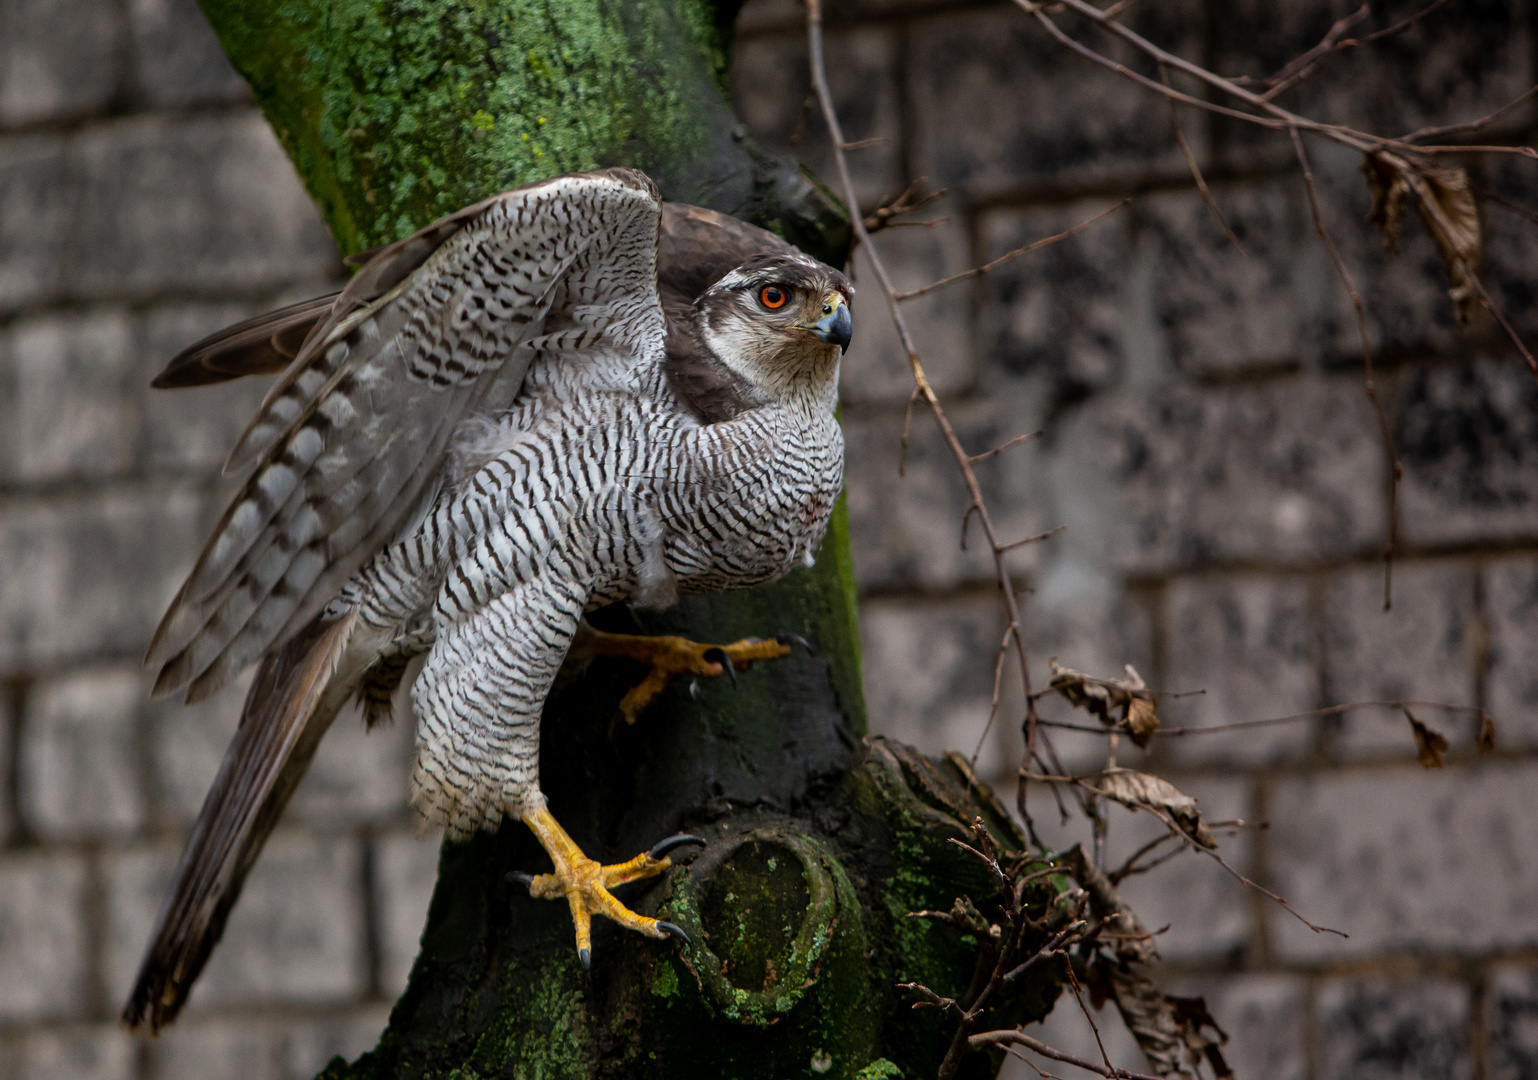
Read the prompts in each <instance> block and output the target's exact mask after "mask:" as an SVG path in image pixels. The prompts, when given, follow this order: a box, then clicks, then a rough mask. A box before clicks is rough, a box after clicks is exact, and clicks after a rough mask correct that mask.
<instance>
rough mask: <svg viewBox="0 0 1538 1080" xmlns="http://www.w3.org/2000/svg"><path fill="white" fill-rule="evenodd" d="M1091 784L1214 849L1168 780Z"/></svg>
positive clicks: (1141, 775)
mask: <svg viewBox="0 0 1538 1080" xmlns="http://www.w3.org/2000/svg"><path fill="white" fill-rule="evenodd" d="M1444 745H1445V744H1444ZM1091 786H1092V787H1093V788H1094V790H1095V791H1096V793H1097V794H1100V795H1103V796H1105V797H1106V798H1107V799H1112V800H1114V801H1116V802H1119V803H1121V804H1122V805H1123V806H1125V807H1127V808H1128V809H1129V810H1138V809H1143V810H1150V811H1152V812H1153V813H1154V815H1155V816H1157V817H1159V818H1161V819H1162V820H1165V821H1168V822H1170V823H1172V824H1173V825H1174V826H1175V827H1176V828H1177V829H1179V830H1180V831H1181V832H1182V833H1184V834H1185V836H1186V837H1187V838H1188V839H1189V840H1190V841H1191V842H1192V843H1194V844H1197V845H1199V846H1201V847H1204V848H1206V849H1207V850H1208V851H1216V850H1217V846H1218V841H1217V838H1216V837H1215V836H1213V835H1212V830H1211V829H1209V828H1208V827H1207V823H1206V822H1205V821H1203V820H1202V814H1201V811H1200V810H1199V809H1197V806H1196V800H1195V799H1193V798H1192V797H1191V796H1189V795H1187V794H1185V793H1184V792H1182V791H1181V790H1180V789H1179V788H1177V787H1175V785H1174V784H1172V783H1170V782H1169V781H1168V780H1165V779H1164V778H1162V777H1158V776H1155V775H1153V773H1146V772H1138V771H1137V770H1136V769H1106V770H1104V771H1103V772H1101V773H1100V775H1099V776H1098V777H1097V778H1096V780H1095V782H1094V783H1093V784H1092V785H1091Z"/></svg>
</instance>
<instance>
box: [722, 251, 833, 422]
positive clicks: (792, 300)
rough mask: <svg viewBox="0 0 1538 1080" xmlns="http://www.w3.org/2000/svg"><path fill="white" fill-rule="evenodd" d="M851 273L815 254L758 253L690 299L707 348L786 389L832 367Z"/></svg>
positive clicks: (770, 386) (758, 381)
mask: <svg viewBox="0 0 1538 1080" xmlns="http://www.w3.org/2000/svg"><path fill="white" fill-rule="evenodd" d="M853 295H854V289H853V287H851V286H850V284H849V279H848V278H846V277H845V276H844V275H843V274H841V273H839V272H838V271H837V270H835V269H833V268H832V267H831V266H825V265H824V264H822V263H820V262H818V261H817V260H816V259H813V258H810V257H808V256H806V255H802V254H800V253H799V252H798V253H795V254H773V255H763V256H759V257H758V258H755V259H752V260H750V261H749V262H747V263H744V264H743V265H742V266H739V267H737V269H735V270H733V271H732V272H731V273H729V274H727V275H726V276H725V277H723V278H722V279H721V280H720V281H717V282H716V283H715V284H714V285H712V286H711V287H710V288H709V289H707V290H706V291H705V293H704V295H703V296H701V297H700V298H699V299H698V300H697V301H695V305H694V309H695V319H696V326H697V328H698V330H699V333H700V336H701V337H702V338H703V339H704V341H705V344H706V345H707V346H708V347H709V348H710V351H711V352H713V353H715V355H716V356H717V357H719V358H720V359H721V360H722V361H723V362H724V363H726V364H727V366H729V367H730V368H731V369H732V370H733V371H735V372H736V373H737V374H738V375H740V376H742V377H743V378H745V379H747V380H748V381H749V382H750V383H753V384H754V385H755V386H757V387H759V388H760V389H763V390H766V391H770V392H775V391H779V392H784V391H785V390H788V389H790V388H792V387H793V386H794V385H795V384H797V383H804V382H807V381H811V382H820V381H822V380H823V379H825V378H827V377H829V376H830V375H832V374H833V372H834V371H836V370H837V364H838V360H839V357H840V356H842V355H843V351H844V350H845V349H847V348H848V347H849V341H850V338H851V336H852V335H853V331H854V324H853V322H852V321H851V319H850V317H849V300H850V297H851V296H853Z"/></svg>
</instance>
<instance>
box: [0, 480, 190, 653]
mask: <svg viewBox="0 0 1538 1080" xmlns="http://www.w3.org/2000/svg"><path fill="white" fill-rule="evenodd" d="M198 511H199V500H198V499H197V498H196V497H195V496H194V495H192V494H190V493H188V492H186V491H179V490H175V489H154V488H131V489H119V490H113V491H110V492H107V493H105V494H101V495H83V496H78V497H69V498H60V499H53V500H43V499H15V498H13V499H11V500H9V501H8V502H6V503H4V504H3V505H0V566H4V567H6V568H7V572H6V573H5V574H3V575H0V672H6V671H14V670H17V669H19V668H23V667H38V666H43V665H50V666H52V665H57V664H61V663H67V662H69V661H70V660H72V659H75V658H82V657H90V656H98V655H103V654H105V655H109V656H120V657H135V658H137V657H138V656H141V655H143V652H144V647H145V645H146V644H147V643H148V642H149V636H150V633H151V632H152V631H153V630H154V627H155V625H156V623H157V621H158V620H159V619H160V615H161V612H162V611H164V610H165V607H166V605H167V604H168V603H169V602H170V600H171V597H172V596H173V595H175V593H176V589H177V586H178V585H180V583H181V579H182V576H183V575H184V574H185V573H186V572H187V569H188V567H190V566H191V565H192V560H193V556H194V554H195V553H196V551H197V548H196V546H195V545H196V529H197V518H198Z"/></svg>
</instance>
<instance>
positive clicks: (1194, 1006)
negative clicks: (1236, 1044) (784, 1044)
mask: <svg viewBox="0 0 1538 1080" xmlns="http://www.w3.org/2000/svg"><path fill="white" fill-rule="evenodd" d="M1165 1000H1166V1001H1168V1002H1169V1003H1170V1005H1171V1007H1173V1008H1174V1010H1175V1023H1176V1024H1177V1025H1178V1026H1179V1029H1180V1037H1181V1039H1182V1040H1183V1041H1184V1042H1185V1044H1186V1052H1187V1054H1188V1055H1189V1060H1190V1062H1191V1064H1192V1065H1193V1066H1194V1065H1196V1064H1198V1063H1199V1062H1200V1061H1201V1060H1202V1059H1203V1058H1206V1059H1207V1063H1208V1064H1209V1065H1211V1066H1212V1073H1213V1075H1214V1076H1216V1077H1217V1080H1233V1076H1234V1071H1233V1069H1231V1068H1229V1065H1228V1062H1227V1061H1225V1060H1224V1059H1223V1052H1222V1051H1221V1050H1220V1049H1219V1047H1222V1046H1226V1045H1228V1032H1226V1031H1224V1030H1223V1029H1222V1028H1221V1027H1220V1026H1218V1022H1217V1020H1215V1019H1214V1018H1213V1016H1212V1011H1211V1010H1210V1009H1208V1008H1207V1001H1206V999H1205V998H1200V997H1190V998H1187V997H1176V996H1174V995H1173V994H1171V995H1169V996H1167V997H1166V998H1165ZM1206 1028H1211V1029H1212V1030H1213V1031H1214V1032H1216V1033H1217V1038H1215V1039H1214V1038H1211V1037H1210V1036H1207V1035H1204V1034H1203V1033H1202V1032H1203V1030H1204V1029H1206Z"/></svg>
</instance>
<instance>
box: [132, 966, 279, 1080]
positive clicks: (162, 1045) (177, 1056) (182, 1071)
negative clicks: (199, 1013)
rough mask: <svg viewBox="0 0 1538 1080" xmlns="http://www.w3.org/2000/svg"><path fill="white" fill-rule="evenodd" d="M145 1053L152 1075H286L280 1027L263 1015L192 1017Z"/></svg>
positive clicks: (194, 1079)
mask: <svg viewBox="0 0 1538 1080" xmlns="http://www.w3.org/2000/svg"><path fill="white" fill-rule="evenodd" d="M216 955H217V954H216ZM146 1056H147V1058H148V1061H147V1063H146V1064H147V1069H146V1070H145V1074H146V1077H147V1080H207V1078H209V1077H215V1076H229V1077H236V1076H238V1077H240V1078H241V1080H247V1078H250V1080H284V1078H283V1074H282V1072H281V1071H280V1068H281V1065H280V1058H279V1046H278V1032H277V1030H276V1026H275V1025H274V1024H272V1023H271V1022H268V1021H263V1020H243V1019H228V1020H226V1019H219V1020H202V1021H199V1020H197V1019H193V1018H191V1017H189V1018H186V1019H183V1020H180V1021H178V1022H177V1024H176V1026H175V1027H172V1028H171V1029H169V1030H168V1031H166V1032H165V1033H164V1034H162V1035H160V1036H158V1037H157V1038H156V1039H155V1040H154V1041H152V1042H151V1043H150V1044H149V1048H148V1053H147V1055H146Z"/></svg>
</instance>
